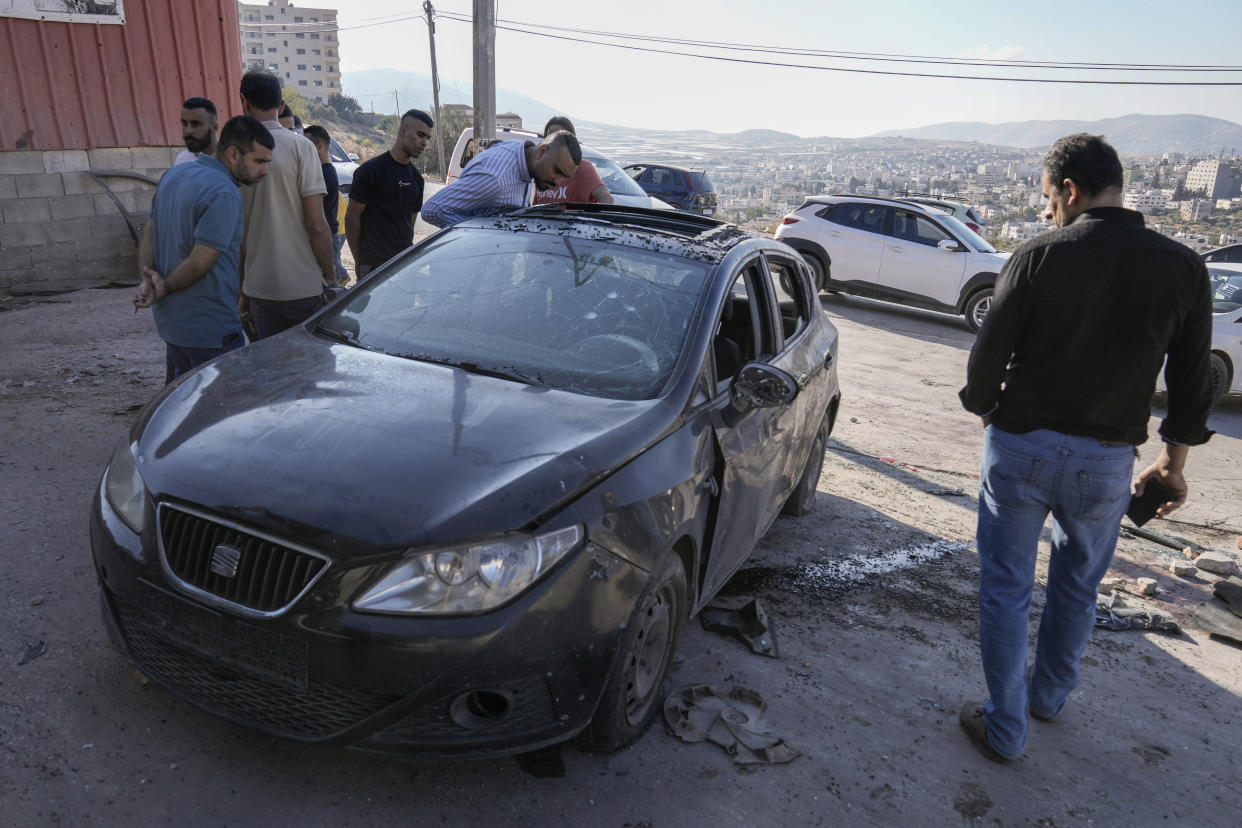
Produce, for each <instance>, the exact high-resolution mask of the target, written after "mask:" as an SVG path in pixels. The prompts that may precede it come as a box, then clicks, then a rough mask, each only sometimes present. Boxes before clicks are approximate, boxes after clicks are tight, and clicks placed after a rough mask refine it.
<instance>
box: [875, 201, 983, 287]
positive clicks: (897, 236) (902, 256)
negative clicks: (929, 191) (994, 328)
mask: <svg viewBox="0 0 1242 828" xmlns="http://www.w3.org/2000/svg"><path fill="white" fill-rule="evenodd" d="M946 240H947V241H951V242H953V243H954V244H955V245H957V249H956V250H946V249H944V248H942V247H940V246H939V244H940V242H941V241H946ZM967 258H968V257H967V255H966V247H965V245H963V244H962V243H961V242H959V241H958V240H957V239H956V238H954V237H953V236H952V235H951V234H950V233H949V231H948V230H946V229H945V228H944V227H942V226H940V225H939V224H937V223H936V222H935V221H933V220H932V219H930V218H928V217H927V216H925V215H922V214H921V213H916V212H914V211H913V210H905V209H902V208H900V207H898V208H896V209H894V210H893V221H892V224H891V225H890V231H889V234H888V235H887V236H886V238H885V240H884V257H883V261H882V262H881V264H880V284H881V285H882V286H883V287H884V288H886V289H887V290H889V291H891V292H892V293H894V294H895V295H897V296H919V297H926V298H928V299H932V300H934V301H936V302H938V303H940V304H942V305H953V304H955V303H956V302H957V297H958V291H959V290H960V289H961V285H962V278H963V274H964V273H965V270H966V260H967Z"/></svg>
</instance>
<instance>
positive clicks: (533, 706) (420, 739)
mask: <svg viewBox="0 0 1242 828" xmlns="http://www.w3.org/2000/svg"><path fill="white" fill-rule="evenodd" d="M495 689H496V690H499V691H501V692H503V693H505V694H506V695H508V696H509V698H510V700H511V702H512V708H511V709H510V710H509V712H508V714H506V715H505V716H501V717H499V718H497V719H496V720H495V721H491V722H486V723H482V724H481V725H480V726H478V727H472V728H465V727H462V726H461V725H459V724H457V722H455V721H453V718H452V716H451V715H450V712H449V711H450V707H451V705H452V701H453V699H454V698H455V697H456V696H457V695H459V694H458V693H454V694H453V695H452V696H446V697H444V698H442V699H440V700H438V701H435V702H431V703H429V704H426V705H424V706H422V707H420V708H417V709H416V710H414V711H413V712H412V713H410V714H409V715H407V716H405V717H404V718H402V719H399V720H398V721H397V722H395V723H394V724H392V725H391V726H389V727H387V728H385V729H384V730H382V731H380V732H379V733H377V734H375V735H374V736H372V737H371V738H370V739H369V740H368V741H371V742H380V743H391V742H411V743H417V744H423V745H425V744H427V743H430V742H460V741H462V739H464V738H481V737H493V736H505V735H510V734H518V733H523V732H526V731H529V730H537V729H539V728H543V727H547V726H548V725H549V724H552V723H553V722H555V721H556V708H555V705H554V704H553V701H552V693H551V691H550V690H549V689H548V683H547V682H546V681H544V680H543V679H542V678H538V677H536V678H529V679H524V680H517V681H512V682H505V683H504V684H502V685H499V686H498V687H496V688H495Z"/></svg>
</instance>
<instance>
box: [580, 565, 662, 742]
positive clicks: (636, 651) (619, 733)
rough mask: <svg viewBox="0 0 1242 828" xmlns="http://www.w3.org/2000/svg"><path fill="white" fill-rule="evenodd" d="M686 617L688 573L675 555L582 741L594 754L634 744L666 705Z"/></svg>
mask: <svg viewBox="0 0 1242 828" xmlns="http://www.w3.org/2000/svg"><path fill="white" fill-rule="evenodd" d="M685 616H686V570H685V568H684V567H683V566H682V564H681V559H680V558H678V557H677V555H676V554H674V553H669V555H668V556H667V558H666V559H665V561H664V564H663V565H662V566H661V567H660V568H659V570H658V571H657V572H656V573H655V574H654V575H653V577H652V579H651V582H650V584H649V585H648V587H647V590H646V591H645V592H644V593H643V595H642V597H641V598H639V600H638V605H637V606H636V607H635V608H634V614H633V615H632V616H631V617H630V622H629V625H628V626H627V627H626V630H625V632H624V633H623V634H622V636H621V646H620V648H619V649H618V651H617V657H616V660H615V661H614V663H613V666H612V673H611V674H610V675H609V677H608V684H607V685H606V686H605V687H604V695H603V698H602V699H600V703H599V707H598V708H596V710H595V716H594V717H593V718H592V719H591V723H590V724H589V725H587V727H586V729H585V730H583V731H582V733H580V734H579V735H578V741H579V742H580V743H581V744H583V745H584V746H586V747H588V748H591V749H593V750H602V751H614V750H620V749H621V748H623V747H626V746H628V745H631V744H633V743H634V742H635V741H636V740H637V739H638V737H639V736H642V735H643V733H644V732H645V731H646V730H647V728H648V727H650V726H651V723H652V721H654V720H655V716H656V714H657V713H658V712H659V710H660V707H661V700H662V696H663V693H662V691H663V688H664V679H665V677H666V676H667V675H668V669H669V666H670V665H671V664H672V663H673V653H674V652H675V651H676V649H677V639H678V638H679V637H680V635H681V628H682V625H683V623H684V621H685Z"/></svg>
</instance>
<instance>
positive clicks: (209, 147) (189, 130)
mask: <svg viewBox="0 0 1242 828" xmlns="http://www.w3.org/2000/svg"><path fill="white" fill-rule="evenodd" d="M181 139H182V140H183V141H185V149H183V150H182V151H181V152H179V153H177V158H176V160H175V161H173V166H174V167H175V166H176V165H178V164H184V163H186V162H187V161H193V160H194V159H195V158H198V156H199V155H201V154H203V153H206V154H207V155H215V154H216V105H215V104H214V103H212V102H211V101H209V100H207V99H206V98H187V99H186V102H185V103H183V104H182V105H181Z"/></svg>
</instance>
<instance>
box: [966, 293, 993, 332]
mask: <svg viewBox="0 0 1242 828" xmlns="http://www.w3.org/2000/svg"><path fill="white" fill-rule="evenodd" d="M990 310H992V288H990V287H986V288H984V289H983V290H978V291H975V292H974V293H973V294H971V296H970V298H969V299H968V300H966V312H965V314H964V315H965V317H966V325H967V326H968V327H969V328H970V330H971V331H972V332H973V333H979V329H980V328H982V327H983V320H984V319H987V317H988V311H990Z"/></svg>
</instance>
